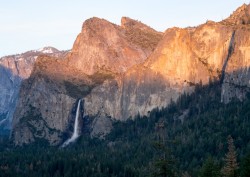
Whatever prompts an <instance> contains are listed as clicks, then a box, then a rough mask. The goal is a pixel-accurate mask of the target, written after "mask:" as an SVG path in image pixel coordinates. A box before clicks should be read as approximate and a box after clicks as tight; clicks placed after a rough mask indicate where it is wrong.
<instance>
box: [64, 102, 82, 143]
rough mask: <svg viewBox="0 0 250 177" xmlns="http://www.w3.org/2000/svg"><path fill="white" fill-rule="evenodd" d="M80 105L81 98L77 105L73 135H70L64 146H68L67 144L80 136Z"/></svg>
mask: <svg viewBox="0 0 250 177" xmlns="http://www.w3.org/2000/svg"><path fill="white" fill-rule="evenodd" d="M80 105H81V100H79V101H78V105H77V110H76V117H75V124H74V132H73V135H72V136H71V137H70V139H68V140H67V141H65V142H64V143H63V145H62V147H66V146H67V145H69V144H70V143H72V142H74V141H75V140H76V139H77V138H78V137H79V134H78V118H79V110H80Z"/></svg>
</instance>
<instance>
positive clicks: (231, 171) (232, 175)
mask: <svg viewBox="0 0 250 177" xmlns="http://www.w3.org/2000/svg"><path fill="white" fill-rule="evenodd" d="M227 143H228V153H227V154H226V157H225V166H224V167H223V169H222V174H223V176H225V177H236V176H237V170H238V168H239V167H238V163H237V154H236V151H235V146H234V141H233V138H232V137H231V136H229V137H228V140H227Z"/></svg>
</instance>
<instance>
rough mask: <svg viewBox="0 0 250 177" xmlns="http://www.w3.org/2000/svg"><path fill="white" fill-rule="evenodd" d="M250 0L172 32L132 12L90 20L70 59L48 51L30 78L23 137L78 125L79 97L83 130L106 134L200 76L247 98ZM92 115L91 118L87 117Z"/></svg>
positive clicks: (49, 135)
mask: <svg viewBox="0 0 250 177" xmlns="http://www.w3.org/2000/svg"><path fill="white" fill-rule="evenodd" d="M249 7H250V5H243V6H241V7H240V8H238V9H237V10H236V11H235V12H234V13H233V14H232V15H231V16H230V17H229V18H227V19H225V20H223V21H221V22H212V21H207V22H206V23H205V24H202V25H199V26H197V27H189V28H183V29H181V28H171V29H168V30H166V31H165V32H164V34H162V33H160V32H157V31H155V30H153V29H152V28H150V27H148V26H147V25H144V24H142V23H141V22H139V21H136V20H132V19H130V18H127V17H124V18H122V24H121V26H118V25H115V24H112V23H110V22H108V21H106V20H103V19H98V18H92V19H89V20H87V21H86V22H85V23H84V24H83V27H82V31H81V33H80V34H79V35H78V37H77V39H76V41H75V43H74V45H73V49H72V51H71V52H70V53H69V54H68V55H67V56H66V57H65V58H64V59H55V58H52V57H47V56H41V57H39V58H38V59H37V61H36V63H35V67H34V70H33V71H32V74H31V77H30V78H28V79H27V80H25V81H24V82H23V84H22V87H21V91H20V97H19V101H18V104H17V108H16V111H15V114H14V120H13V132H12V138H13V140H14V142H15V143H16V144H17V145H22V144H24V143H30V142H34V141H35V140H36V139H46V140H48V142H49V143H50V144H52V145H57V144H60V143H62V141H63V140H64V139H65V138H66V137H67V136H69V134H71V133H72V122H73V121H74V120H73V118H74V112H75V109H76V103H77V100H78V99H82V100H83V101H84V106H83V107H82V108H81V113H82V114H81V115H82V116H81V118H82V119H81V130H82V131H83V129H86V127H88V128H87V132H89V133H90V135H91V136H99V137H102V138H103V137H104V136H105V134H107V133H108V132H109V131H110V130H111V128H112V119H119V120H126V119H129V118H133V117H135V116H136V115H137V114H140V115H147V114H148V113H149V112H150V111H151V110H152V109H153V108H156V107H159V108H161V107H165V106H167V105H168V104H169V103H170V102H171V101H175V100H176V99H177V98H178V97H179V96H180V95H181V94H182V93H184V92H186V93H189V92H192V91H193V90H194V87H195V85H196V84H200V83H202V84H209V82H211V81H213V80H220V82H221V84H222V93H221V100H222V101H223V102H225V103H227V102H229V101H230V100H231V99H232V98H233V97H237V98H239V99H241V100H242V99H244V96H245V94H246V93H247V92H248V91H249V87H250V82H249V79H250V73H249V69H248V68H249V64H250V53H249V51H250V48H249V46H250V40H249V35H250V34H249V33H250V24H249V21H250V15H249ZM84 122H85V123H86V122H88V123H86V124H84Z"/></svg>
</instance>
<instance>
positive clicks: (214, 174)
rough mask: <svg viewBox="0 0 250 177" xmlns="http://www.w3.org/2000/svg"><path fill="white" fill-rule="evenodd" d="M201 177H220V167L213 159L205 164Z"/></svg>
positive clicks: (209, 159)
mask: <svg viewBox="0 0 250 177" xmlns="http://www.w3.org/2000/svg"><path fill="white" fill-rule="evenodd" d="M199 177H220V168H219V165H218V164H216V163H215V162H214V159H213V158H212V157H208V159H207V160H206V161H205V163H204V164H203V166H202V168H201V170H200V175H199Z"/></svg>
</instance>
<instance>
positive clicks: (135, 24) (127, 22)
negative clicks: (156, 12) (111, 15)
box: [121, 17, 157, 32]
mask: <svg viewBox="0 0 250 177" xmlns="http://www.w3.org/2000/svg"><path fill="white" fill-rule="evenodd" d="M121 27H122V28H136V29H140V30H142V31H151V32H157V31H156V30H154V29H153V28H151V27H149V26H148V25H145V24H144V23H142V22H140V21H138V20H134V19H131V18H129V17H122V18H121Z"/></svg>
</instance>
